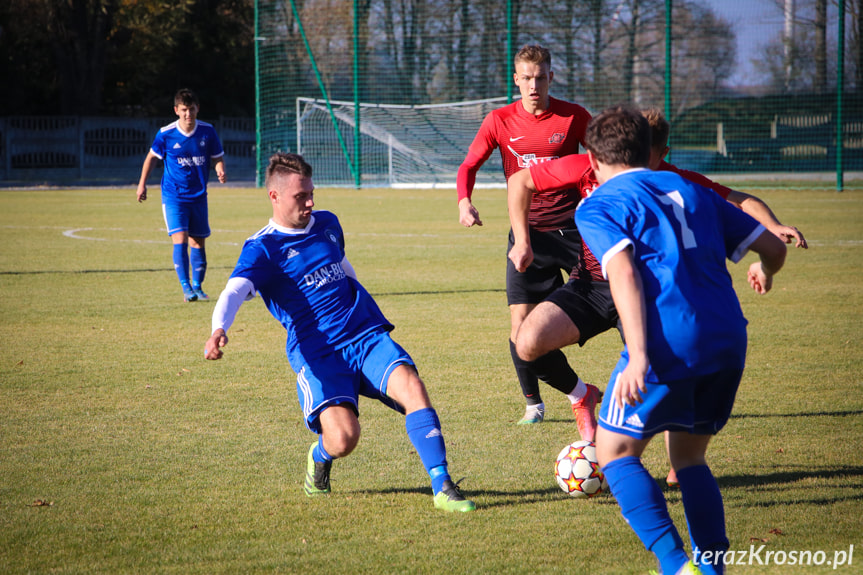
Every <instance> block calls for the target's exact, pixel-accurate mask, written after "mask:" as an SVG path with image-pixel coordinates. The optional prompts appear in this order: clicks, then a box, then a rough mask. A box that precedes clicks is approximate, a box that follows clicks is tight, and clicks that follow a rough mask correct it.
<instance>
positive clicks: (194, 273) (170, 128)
mask: <svg viewBox="0 0 863 575" xmlns="http://www.w3.org/2000/svg"><path fill="white" fill-rule="evenodd" d="M198 109H199V104H198V97H197V96H196V95H195V93H194V92H192V91H191V90H186V89H183V90H180V91H178V92H177V94H176V95H175V96H174V113H175V114H177V118H178V120H177V121H176V122H173V123H171V124H168V125H167V126H164V127H163V128H162V129H160V130H159V133H158V134H156V138H155V140H154V141H153V145H152V146H151V147H150V152H149V153H148V154H147V157H146V158H145V159H144V167H143V169H142V170H141V179H140V180H139V182H138V201H139V202H143V201H144V200H146V199H147V177H148V176H149V175H150V171H151V170H152V169H153V166H154V163H155V161H156V160H162V161H163V162H164V164H165V171H164V173H163V174H162V213H163V215H164V217H165V223H166V224H167V227H168V235H169V236H171V240H172V241H173V243H174V254H173V259H174V269H175V270H176V271H177V277H179V279H180V286H181V287H182V288H183V299H184V300H185V301H187V302H189V301H195V300H199V299H200V300H206V299H209V298H208V297H207V294H206V293H204V290H203V288H202V287H201V284H202V283H203V281H204V276H205V275H206V273H207V252H206V251H205V249H204V243H205V238H207V237H209V235H210V222H209V218H208V215H207V182H208V181H209V178H210V163H211V162H213V166H214V168H215V170H216V176H217V177H218V178H219V181H220V182H222V183H225V180H226V179H227V177H226V175H225V152H224V150H223V149H222V143H221V142H220V141H219V137H218V136H217V135H216V130H215V129H214V128H213V126H212V125H211V124H208V123H207V122H202V121H201V120H198ZM189 246H191V249H190V247H189ZM190 266H191V282H190V281H189V280H190V278H189V267H190Z"/></svg>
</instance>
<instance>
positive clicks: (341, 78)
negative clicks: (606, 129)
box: [0, 0, 863, 117]
mask: <svg viewBox="0 0 863 575" xmlns="http://www.w3.org/2000/svg"><path fill="white" fill-rule="evenodd" d="M740 1H741V2H746V1H756V0H740ZM759 1H765V2H772V3H773V4H775V7H776V10H777V17H781V16H782V10H783V9H784V5H785V3H784V1H783V0H759ZM837 2H838V0H796V5H797V11H798V13H797V14H795V21H796V24H797V25H796V26H795V28H794V32H793V35H792V36H791V37H786V36H781V35H780V36H778V37H777V38H774V39H769V42H768V43H767V44H766V48H765V50H764V53H763V54H757V55H751V56H750V57H752V58H755V59H756V60H757V63H758V64H759V66H758V70H759V74H761V75H763V78H762V79H761V80H762V83H763V84H764V85H768V86H771V87H772V89H774V90H776V91H779V92H783V91H786V92H788V91H791V92H793V91H798V92H799V91H810V92H818V91H830V90H835V74H834V73H833V72H834V71H835V61H836V58H835V48H834V52H833V54H831V52H830V50H831V48H830V45H829V42H828V41H827V40H828V38H829V28H828V24H827V22H826V15H827V7H828V5H830V6H833V7H834V9H835V6H836V5H837ZM860 4H861V0H847V1H846V2H845V5H846V10H847V13H848V15H849V18H848V22H849V25H848V30H849V34H848V40H847V42H846V44H847V53H848V60H847V65H846V74H847V76H848V80H847V81H846V86H849V85H850V86H852V87H857V86H860V85H863V81H861V79H860V74H861V70H863V66H860V65H859V62H860V59H861V56H860V54H861V42H860V40H859V36H860V34H859V30H860V28H861V21H863V16H861V10H860ZM506 6H507V3H506V2H504V1H502V0H356V1H353V0H258V6H257V10H258V13H259V14H260V15H261V18H260V22H259V28H258V30H257V32H256V28H255V12H256V6H255V0H171V1H166V0H4V2H2V3H0V85H2V86H4V88H5V89H4V90H2V91H0V115H6V116H8V115H27V114H39V115H46V114H48V115H50V114H78V115H122V116H153V115H165V116H169V115H170V110H171V97H172V95H173V93H174V92H175V91H176V90H177V89H178V88H180V87H190V88H192V89H194V90H196V91H197V92H198V93H199V94H200V97H201V100H202V108H203V112H202V117H206V116H211V117H212V116H218V115H226V116H252V115H254V113H255V97H256V96H255V90H256V85H255V82H256V78H255V49H256V46H255V45H256V42H257V43H258V46H257V47H258V49H259V50H260V53H261V54H262V55H264V56H266V57H271V58H279V59H281V60H282V64H281V65H280V67H279V68H277V70H278V78H262V82H268V81H272V82H275V83H276V85H278V86H279V89H280V90H282V91H283V92H284V94H285V95H286V96H287V97H295V96H300V95H302V96H312V97H314V96H318V95H320V93H321V92H320V88H319V86H318V84H317V76H316V74H315V72H314V69H313V66H312V62H311V59H310V57H309V54H308V51H307V49H306V42H305V41H304V39H303V38H302V34H301V25H302V31H303V32H305V35H306V41H307V42H308V46H309V48H310V49H311V53H312V55H313V56H314V58H315V63H316V64H317V67H318V72H319V73H320V76H321V78H322V81H323V83H324V86H325V87H326V88H327V93H328V95H329V96H330V97H331V98H333V99H352V98H353V86H354V79H353V75H352V74H353V66H354V62H355V60H354V58H356V63H357V64H358V67H359V70H360V75H359V90H360V98H361V99H362V100H363V101H367V102H382V103H400V104H421V103H435V102H445V101H458V100H470V99H477V98H488V97H493V96H500V95H503V94H506V93H509V92H511V91H512V86H511V80H510V78H511V71H512V70H511V68H512V64H511V62H510V58H509V56H510V55H509V54H508V53H507V50H506V48H507V22H508V21H510V22H512V23H513V26H512V31H513V36H512V40H513V47H514V48H515V49H517V48H518V47H519V46H520V45H522V44H524V43H528V42H530V43H540V44H543V45H546V46H547V47H549V48H550V49H551V51H552V54H553V58H554V62H553V70H554V71H555V82H554V90H553V92H554V93H555V95H558V96H560V97H562V98H567V99H571V100H575V101H580V102H585V103H587V104H588V105H590V106H592V107H597V108H598V107H601V106H603V105H605V104H608V103H613V102H616V101H621V100H628V101H633V102H636V103H646V104H652V105H656V104H658V103H661V102H663V101H664V97H663V94H664V89H665V81H666V77H665V55H666V54H665V35H666V29H665V22H666V21H665V9H666V2H665V0H545V1H542V2H541V1H539V0H511V2H510V4H509V6H510V10H511V12H510V19H509V20H508V18H507V10H506ZM354 10H356V13H354ZM296 15H299V19H297V18H296ZM672 16H673V18H672V26H671V35H672V46H673V49H672V62H673V70H672V93H673V103H674V106H673V109H674V110H675V111H680V110H683V109H686V108H690V107H693V106H696V105H698V104H699V103H702V102H704V101H707V100H710V99H713V98H716V97H718V96H722V95H725V94H727V93H728V89H729V86H728V85H727V82H728V79H729V78H730V77H731V76H732V75H733V73H734V66H735V60H736V37H735V35H736V33H737V31H736V29H735V26H734V24H733V23H731V22H728V21H726V20H723V19H722V18H721V17H719V16H718V15H717V14H716V13H715V12H714V10H713V9H712V8H711V6H710V3H709V2H706V1H704V0H674V2H673V12H672ZM355 22H356V26H355ZM355 31H356V34H357V38H356V39H355V38H354V34H355ZM256 33H257V34H259V35H258V36H257V37H256ZM355 43H356V45H358V46H359V50H358V51H357V53H356V54H354V50H353V46H354V44H355ZM831 56H832V58H831ZM831 82H833V83H834V84H833V85H831Z"/></svg>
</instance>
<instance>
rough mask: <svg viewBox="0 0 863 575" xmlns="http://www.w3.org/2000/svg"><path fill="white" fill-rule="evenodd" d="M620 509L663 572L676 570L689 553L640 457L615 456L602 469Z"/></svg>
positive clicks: (663, 499)
mask: <svg viewBox="0 0 863 575" xmlns="http://www.w3.org/2000/svg"><path fill="white" fill-rule="evenodd" d="M602 472H603V473H605V477H606V479H607V480H608V485H609V487H610V488H611V492H612V494H614V497H615V498H616V499H617V503H618V504H619V505H620V511H621V513H622V514H623V517H624V519H626V521H627V523H629V526H630V527H632V530H633V531H635V534H636V535H638V538H639V539H641V542H642V543H644V546H645V547H647V548H648V549H649V550H650V551H651V552H652V553H653V554H654V555H656V558H657V560H658V561H659V566H660V569H662V572H663V573H669V574H670V573H677V571H678V570H680V568H681V567H683V565H685V564H686V562H688V561H689V556H688V555H687V554H686V551H684V549H683V540H682V539H681V538H680V535H679V534H678V532H677V529H676V528H675V527H674V523H673V522H672V521H671V517H670V516H669V515H668V507H667V506H666V502H665V497H664V496H663V495H662V491H661V490H660V489H659V485H657V484H656V481H654V479H653V477H651V476H650V474H649V473H648V472H647V470H646V469H645V468H644V465H643V464H642V463H641V459H639V458H638V457H634V456H629V457H621V458H620V459H615V460H614V461H612V462H611V463H609V464H608V465H606V466H605V467H603V468H602Z"/></svg>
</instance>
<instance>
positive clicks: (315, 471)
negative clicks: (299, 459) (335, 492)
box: [303, 439, 333, 497]
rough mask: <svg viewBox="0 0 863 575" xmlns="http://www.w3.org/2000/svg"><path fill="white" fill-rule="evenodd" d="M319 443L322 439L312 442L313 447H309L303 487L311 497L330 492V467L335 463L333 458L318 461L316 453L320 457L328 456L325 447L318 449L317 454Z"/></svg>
mask: <svg viewBox="0 0 863 575" xmlns="http://www.w3.org/2000/svg"><path fill="white" fill-rule="evenodd" d="M319 445H320V439H319V440H318V441H316V442H314V443H312V445H311V447H309V454H308V456H307V457H306V481H305V483H304V485H303V489H304V490H305V492H306V495H308V496H309V497H314V496H315V495H325V494H327V493H329V492H330V468H331V467H332V465H333V460H332V459H327V460H326V461H317V459H316V455H317V458H318V459H324V458H325V457H326V452H325V451H323V447H320V448H319V449H317V454H316V453H315V452H316V449H315V448H318V446H319Z"/></svg>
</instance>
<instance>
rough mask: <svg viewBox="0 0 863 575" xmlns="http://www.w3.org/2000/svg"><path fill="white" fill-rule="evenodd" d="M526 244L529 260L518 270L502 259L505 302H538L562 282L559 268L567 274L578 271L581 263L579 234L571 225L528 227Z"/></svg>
mask: <svg viewBox="0 0 863 575" xmlns="http://www.w3.org/2000/svg"><path fill="white" fill-rule="evenodd" d="M513 241H514V240H513V235H512V230H510V232H509V244H508V245H507V248H506V253H507V256H508V255H509V250H511V249H512V244H513ZM530 244H531V248H532V249H533V263H531V264H530V266H528V268H527V269H526V270H525V271H524V272H523V273H522V272H518V271H516V269H515V265H514V264H513V263H512V262H511V261H510V259H509V257H507V260H506V301H507V304H509V305H514V304H525V303H529V304H538V303H540V302H541V301H543V300H544V299H545V298H547V297H548V296H549V295H551V293H552V292H553V291H554V290H556V289H557V288H559V287H561V286H562V285H563V284H564V279H563V275H562V274H561V271H563V272H564V273H565V274H566V275H567V276H572V274H574V273H578V272H577V270H580V269H581V268H582V265H581V252H582V247H581V235H579V233H578V230H577V229H576V228H575V227H572V228H566V229H560V230H552V231H548V232H538V231H536V230H534V229H533V228H530Z"/></svg>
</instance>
